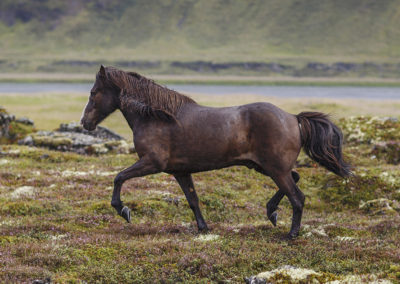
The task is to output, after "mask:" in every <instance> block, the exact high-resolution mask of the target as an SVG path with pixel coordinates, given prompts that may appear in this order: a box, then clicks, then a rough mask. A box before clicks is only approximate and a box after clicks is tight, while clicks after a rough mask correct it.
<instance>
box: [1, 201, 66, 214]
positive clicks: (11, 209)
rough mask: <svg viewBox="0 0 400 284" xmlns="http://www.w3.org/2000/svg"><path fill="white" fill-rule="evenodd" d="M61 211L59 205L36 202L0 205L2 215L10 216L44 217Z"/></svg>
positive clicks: (16, 202)
mask: <svg viewBox="0 0 400 284" xmlns="http://www.w3.org/2000/svg"><path fill="white" fill-rule="evenodd" d="M59 209H60V207H59V206H58V205H57V204H41V203H39V202H36V201H15V202H8V203H5V204H2V205H0V210H1V214H4V215H8V216H30V215H44V214H48V213H52V212H56V211H58V210H59Z"/></svg>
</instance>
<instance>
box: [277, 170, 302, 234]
mask: <svg viewBox="0 0 400 284" xmlns="http://www.w3.org/2000/svg"><path fill="white" fill-rule="evenodd" d="M274 181H275V183H276V184H277V185H278V187H279V191H282V193H284V195H286V196H287V197H288V198H289V201H290V203H291V204H292V208H293V217H292V227H291V229H290V232H289V235H288V237H289V238H291V239H293V238H295V237H297V236H298V235H299V231H300V224H301V217H302V214H303V207H304V200H305V196H304V194H303V193H302V192H301V191H300V189H299V188H298V187H297V185H296V183H295V180H294V179H293V177H292V176H291V175H282V176H278V177H276V178H274ZM279 191H278V192H279Z"/></svg>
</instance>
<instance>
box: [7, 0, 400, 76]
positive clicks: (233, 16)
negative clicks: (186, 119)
mask: <svg viewBox="0 0 400 284" xmlns="http://www.w3.org/2000/svg"><path fill="white" fill-rule="evenodd" d="M0 48H1V53H0V59H1V61H0V71H1V72H2V73H26V72H50V73H54V72H57V73H64V72H65V73H90V74H91V73H93V72H95V71H97V69H98V66H99V64H105V65H114V66H117V67H121V68H127V69H135V70H137V71H138V72H142V73H145V74H168V75H170V74H179V75H182V74H185V75H186V74H193V75H198V74H210V75H215V74H217V75H223V74H225V75H257V76H295V77H309V76H316V77H321V76H323V77H325V76H326V77H332V76H333V77H338V76H339V77H340V76H341V77H343V76H346V77H348V76H351V77H365V76H368V77H377V78H393V77H395V78H397V77H399V76H400V61H399V60H398V59H399V56H400V3H399V1H397V0H379V1H377V0H326V1H319V0H310V1H297V0H251V1H233V0H208V1H197V0H166V1H160V0H130V1H107V0H90V1H83V0H71V1H61V0H55V1H49V0H33V1H32V0H31V1H28V0H17V1H15V0H2V1H1V3H0ZM82 78H83V77H82ZM85 78H86V77H85Z"/></svg>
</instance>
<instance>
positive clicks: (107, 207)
mask: <svg viewBox="0 0 400 284" xmlns="http://www.w3.org/2000/svg"><path fill="white" fill-rule="evenodd" d="M90 211H92V212H93V213H96V214H114V211H115V210H114V208H113V207H112V206H111V204H110V202H109V201H98V202H94V203H91V205H90Z"/></svg>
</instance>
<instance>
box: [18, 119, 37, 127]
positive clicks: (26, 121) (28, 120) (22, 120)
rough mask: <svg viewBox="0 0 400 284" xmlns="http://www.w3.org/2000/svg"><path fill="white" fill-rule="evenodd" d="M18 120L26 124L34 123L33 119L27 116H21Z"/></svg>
mask: <svg viewBox="0 0 400 284" xmlns="http://www.w3.org/2000/svg"><path fill="white" fill-rule="evenodd" d="M15 121H16V122H19V123H22V124H26V125H32V126H33V125H34V122H33V120H32V119H29V118H27V117H21V118H18V119H16V120H15Z"/></svg>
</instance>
